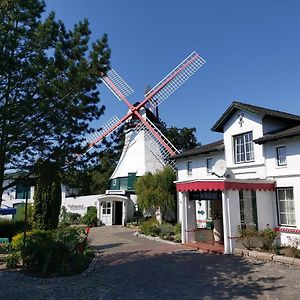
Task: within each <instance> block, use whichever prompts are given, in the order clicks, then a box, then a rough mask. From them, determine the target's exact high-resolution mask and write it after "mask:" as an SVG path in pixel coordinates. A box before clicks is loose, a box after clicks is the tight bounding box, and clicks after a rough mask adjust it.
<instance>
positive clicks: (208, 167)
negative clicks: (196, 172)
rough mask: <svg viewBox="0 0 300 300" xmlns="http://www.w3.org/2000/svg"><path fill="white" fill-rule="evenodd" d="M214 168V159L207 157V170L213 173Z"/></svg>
mask: <svg viewBox="0 0 300 300" xmlns="http://www.w3.org/2000/svg"><path fill="white" fill-rule="evenodd" d="M212 170H213V160H212V158H211V157H210V158H207V159H206V172H207V173H211V172H212Z"/></svg>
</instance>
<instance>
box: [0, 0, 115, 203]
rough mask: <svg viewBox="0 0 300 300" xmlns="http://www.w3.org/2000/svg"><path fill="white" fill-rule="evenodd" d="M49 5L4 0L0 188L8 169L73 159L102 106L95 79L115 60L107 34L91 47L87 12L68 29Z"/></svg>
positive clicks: (0, 5) (0, 15) (0, 7)
mask: <svg viewBox="0 0 300 300" xmlns="http://www.w3.org/2000/svg"><path fill="white" fill-rule="evenodd" d="M44 11H45V3H44V1H41V0H27V1H24V0H6V1H0V194H1V195H2V193H3V191H4V190H5V189H6V188H8V186H6V187H3V182H4V173H5V172H7V171H8V170H10V171H11V170H20V169H25V168H26V167H28V166H32V165H33V164H34V161H35V160H36V159H37V157H41V158H43V160H45V161H47V160H48V161H53V162H54V161H55V162H56V163H58V164H59V165H60V166H65V165H70V162H71V161H74V155H75V154H76V153H77V154H78V153H79V154H80V153H83V152H84V151H85V149H84V144H83V140H84V136H85V134H86V133H90V132H91V131H92V129H91V128H90V122H91V121H92V120H94V119H98V118H99V117H100V116H101V115H102V114H103V112H104V106H101V105H99V101H100V98H99V92H98V91H97V84H99V83H100V82H101V79H100V76H99V74H105V73H106V71H107V70H108V68H109V57H110V49H109V47H108V44H107V36H106V35H104V36H103V37H102V38H101V39H100V40H97V41H95V42H94V43H92V44H91V47H89V45H90V34H91V32H90V30H89V24H88V21H87V20H84V21H82V22H79V23H78V24H76V25H75V26H74V28H73V29H72V30H67V29H66V28H65V26H64V24H63V22H62V21H56V20H55V15H54V13H53V12H51V13H50V14H49V15H48V16H47V17H46V18H42V14H43V13H44ZM87 158H89V157H87ZM11 185H13V183H12V184H10V186H11ZM0 204H1V200H0Z"/></svg>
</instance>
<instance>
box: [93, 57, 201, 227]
mask: <svg viewBox="0 0 300 300" xmlns="http://www.w3.org/2000/svg"><path fill="white" fill-rule="evenodd" d="M204 63H205V60H204V59H203V58H201V57H200V55H199V54H197V53H195V52H193V53H191V54H190V55H189V56H188V57H187V58H186V59H184V60H183V61H182V62H181V63H180V64H179V65H178V66H177V67H175V68H174V69H173V70H172V71H171V72H170V73H169V74H168V75H167V76H166V77H165V78H163V79H162V80H161V81H160V82H159V83H158V84H157V85H156V86H155V87H154V88H152V89H151V90H150V91H148V92H147V94H146V95H145V98H144V99H143V100H142V101H140V102H137V103H136V104H135V105H132V104H131V103H130V102H129V101H128V100H127V97H128V96H129V95H130V94H132V93H133V89H132V88H131V87H130V86H129V85H128V84H127V83H126V82H125V81H124V80H123V79H122V78H121V77H120V76H119V75H118V74H117V73H116V72H115V71H114V70H113V69H110V70H109V71H108V72H107V75H106V76H105V77H102V81H103V82H104V84H105V85H106V86H107V87H108V88H109V89H110V90H111V91H112V93H113V94H114V95H115V96H116V97H117V98H118V99H119V100H122V101H124V102H125V103H126V105H127V106H128V108H129V110H128V112H127V114H126V115H125V116H124V117H123V118H121V119H119V118H118V117H116V116H114V117H113V118H112V119H111V120H109V121H108V122H107V123H106V124H105V125H104V126H103V127H102V130H101V131H100V132H97V133H94V134H93V135H92V136H91V137H90V138H89V140H88V142H89V150H91V149H92V148H93V147H94V146H95V145H97V144H98V143H100V142H101V141H102V140H103V139H104V138H105V137H107V136H108V135H110V134H111V133H112V132H114V131H115V130H116V129H117V128H119V127H120V126H121V125H123V124H125V126H126V131H125V143H124V148H123V152H122V155H121V157H120V160H119V163H118V165H117V167H116V169H115V171H114V173H113V174H112V176H111V190H108V191H106V194H105V195H101V196H100V198H99V209H98V214H99V219H100V220H101V221H102V222H103V223H105V224H123V225H124V224H125V223H126V221H127V218H128V217H132V216H133V212H134V204H135V203H136V195H135V194H134V190H133V183H134V181H135V180H136V177H139V176H142V175H144V174H145V173H146V172H155V171H156V170H159V169H162V168H163V167H164V166H165V165H167V164H170V165H172V166H173V167H174V168H175V165H174V162H173V161H172V160H171V159H170V157H171V156H172V155H174V154H176V153H178V150H177V149H176V148H175V147H174V146H173V145H172V144H171V142H170V141H169V140H168V139H167V138H166V137H165V136H164V135H163V134H162V133H161V131H160V130H159V129H158V127H157V126H156V125H155V123H156V124H158V123H159V119H158V116H157V115H156V111H157V106H158V105H159V104H161V103H162V102H163V101H164V100H165V99H166V98H168V97H169V96H170V95H171V94H173V93H174V92H175V91H176V90H177V89H178V88H179V87H180V86H181V85H182V84H183V83H184V82H185V81H186V80H187V79H189V78H190V77H191V76H192V75H193V74H194V73H195V72H196V71H197V70H198V69H199V68H200V67H201V66H202V65H203V64H204ZM89 150H88V151H89Z"/></svg>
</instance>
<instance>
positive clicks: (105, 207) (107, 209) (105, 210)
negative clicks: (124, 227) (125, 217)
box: [101, 201, 112, 225]
mask: <svg viewBox="0 0 300 300" xmlns="http://www.w3.org/2000/svg"><path fill="white" fill-rule="evenodd" d="M101 221H102V223H103V224H105V225H112V202H111V201H104V202H103V203H102V208H101Z"/></svg>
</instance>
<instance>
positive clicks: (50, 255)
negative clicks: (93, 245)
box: [12, 227, 92, 276]
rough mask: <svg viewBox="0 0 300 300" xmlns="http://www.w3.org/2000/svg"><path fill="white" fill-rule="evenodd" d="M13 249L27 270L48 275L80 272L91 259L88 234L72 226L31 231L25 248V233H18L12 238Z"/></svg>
mask: <svg viewBox="0 0 300 300" xmlns="http://www.w3.org/2000/svg"><path fill="white" fill-rule="evenodd" d="M12 247H13V250H14V251H15V252H16V253H20V255H21V257H22V258H23V259H24V265H25V268H26V270H27V271H29V272H32V273H39V274H43V275H45V276H49V275H56V274H58V275H69V274H76V273H78V272H81V271H83V269H84V268H86V267H87V266H88V263H89V262H90V260H91V257H92V254H91V252H90V251H88V249H89V248H88V243H87V235H86V234H85V233H84V231H83V230H80V229H78V228H72V227H66V228H59V229H57V230H53V231H45V230H34V231H32V232H28V233H27V238H26V244H25V247H24V243H23V234H19V235H17V236H15V237H14V238H13V242H12Z"/></svg>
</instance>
